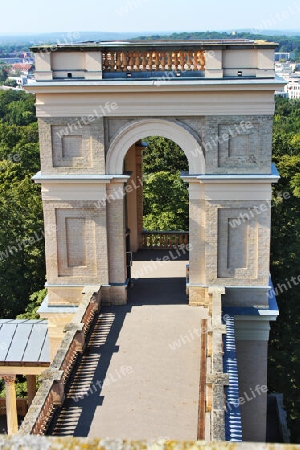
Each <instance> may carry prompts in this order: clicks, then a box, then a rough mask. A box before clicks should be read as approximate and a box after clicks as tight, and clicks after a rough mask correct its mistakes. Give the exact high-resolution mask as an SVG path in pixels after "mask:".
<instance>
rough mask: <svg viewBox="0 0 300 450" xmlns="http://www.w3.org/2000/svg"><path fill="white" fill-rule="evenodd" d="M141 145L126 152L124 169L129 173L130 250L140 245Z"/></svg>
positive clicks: (128, 220)
mask: <svg viewBox="0 0 300 450" xmlns="http://www.w3.org/2000/svg"><path fill="white" fill-rule="evenodd" d="M141 153H142V152H141V147H139V146H138V145H133V146H132V147H131V148H130V149H129V150H128V152H127V155H126V159H125V169H126V171H128V172H130V173H131V176H130V179H129V180H128V182H127V186H126V188H125V190H126V193H127V195H126V197H127V225H128V228H129V229H130V251H132V252H137V251H138V249H139V248H140V247H141V245H140V244H141V238H142V222H143V217H142V216H143V208H142V207H141V203H142V202H143V187H142V173H141V172H142V163H141Z"/></svg>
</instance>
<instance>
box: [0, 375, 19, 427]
mask: <svg viewBox="0 0 300 450" xmlns="http://www.w3.org/2000/svg"><path fill="white" fill-rule="evenodd" d="M1 378H3V380H4V382H5V396H6V420H7V431H8V434H9V435H11V434H16V433H17V432H18V414H17V399H16V388H15V379H16V377H15V375H1Z"/></svg>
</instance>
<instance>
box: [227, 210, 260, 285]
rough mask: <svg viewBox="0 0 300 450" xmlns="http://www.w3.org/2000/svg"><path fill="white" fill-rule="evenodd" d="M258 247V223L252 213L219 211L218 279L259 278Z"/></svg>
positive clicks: (249, 211) (246, 211)
mask: <svg viewBox="0 0 300 450" xmlns="http://www.w3.org/2000/svg"><path fill="white" fill-rule="evenodd" d="M257 245H258V223H257V220H255V216H254V214H253V213H251V210H248V209H231V208H219V211H218V278H233V279H234V278H237V279H247V278H248V279H254V278H256V277H257V267H258V252H257Z"/></svg>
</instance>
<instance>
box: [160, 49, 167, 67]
mask: <svg viewBox="0 0 300 450" xmlns="http://www.w3.org/2000/svg"><path fill="white" fill-rule="evenodd" d="M161 67H162V70H165V69H166V52H162V53H161Z"/></svg>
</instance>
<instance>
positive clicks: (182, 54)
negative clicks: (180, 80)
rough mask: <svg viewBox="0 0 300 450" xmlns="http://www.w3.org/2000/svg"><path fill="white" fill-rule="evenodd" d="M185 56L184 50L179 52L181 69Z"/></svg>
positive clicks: (182, 68)
mask: <svg viewBox="0 0 300 450" xmlns="http://www.w3.org/2000/svg"><path fill="white" fill-rule="evenodd" d="M185 58H186V54H185V52H180V53H179V59H180V69H181V70H184V65H185Z"/></svg>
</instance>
